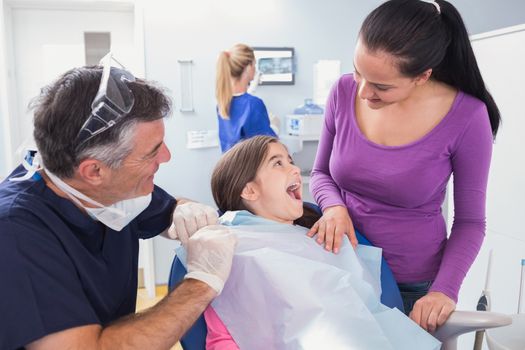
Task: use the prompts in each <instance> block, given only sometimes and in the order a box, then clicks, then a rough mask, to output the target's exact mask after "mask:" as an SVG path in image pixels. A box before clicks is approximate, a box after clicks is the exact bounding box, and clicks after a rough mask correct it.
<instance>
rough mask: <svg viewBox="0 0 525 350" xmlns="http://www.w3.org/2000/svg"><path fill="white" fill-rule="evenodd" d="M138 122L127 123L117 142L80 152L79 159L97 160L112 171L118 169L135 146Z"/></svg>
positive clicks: (95, 146)
mask: <svg viewBox="0 0 525 350" xmlns="http://www.w3.org/2000/svg"><path fill="white" fill-rule="evenodd" d="M137 124H138V122H137V121H136V120H134V121H132V122H130V123H127V124H126V125H125V126H124V127H123V128H122V129H121V131H120V134H119V135H118V139H117V140H116V141H115V142H112V143H109V144H103V145H93V146H91V147H89V148H87V149H84V150H82V151H80V152H79V154H78V158H79V159H86V158H95V159H98V160H100V161H101V162H102V163H104V164H106V165H107V166H108V167H110V168H111V169H117V168H119V167H120V166H121V165H122V162H123V161H124V159H125V158H126V157H127V156H128V155H129V154H130V153H131V151H132V150H133V146H134V139H135V138H134V136H135V133H136V131H137Z"/></svg>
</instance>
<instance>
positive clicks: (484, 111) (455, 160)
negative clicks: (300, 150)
mask: <svg viewBox="0 0 525 350" xmlns="http://www.w3.org/2000/svg"><path fill="white" fill-rule="evenodd" d="M354 66H355V72H354V73H353V74H348V75H344V76H342V77H341V78H340V79H339V81H338V82H336V84H335V85H334V87H333V89H332V91H331V94H330V96H329V98H328V102H327V105H326V114H325V125H324V128H323V131H322V135H321V139H320V143H319V148H318V152H317V156H316V160H315V164H314V167H313V170H312V179H311V185H310V188H311V191H312V193H313V195H314V198H315V200H316V201H317V203H319V205H320V206H321V208H322V210H323V217H322V218H321V219H320V220H319V221H318V222H317V224H316V225H314V227H313V229H312V230H311V231H310V232H309V235H310V236H313V234H314V233H317V234H318V236H317V240H318V242H319V243H322V244H323V245H324V246H325V248H326V249H327V250H334V251H336V252H337V250H338V248H339V246H340V244H341V240H342V237H343V236H344V235H345V234H346V235H348V237H349V239H350V240H351V241H355V236H354V231H353V227H354V226H355V228H356V229H358V230H359V231H360V232H361V233H363V234H364V235H365V236H366V237H367V238H368V239H369V240H370V241H371V242H372V243H373V244H374V245H375V246H378V247H380V248H382V249H383V254H384V257H385V259H386V260H387V262H388V264H389V265H390V267H391V268H392V271H393V273H394V276H395V278H396V280H397V282H398V286H399V289H400V291H401V295H402V297H403V301H404V306H405V312H406V313H407V314H409V315H410V317H411V318H412V319H413V320H414V321H415V322H417V323H418V324H420V325H421V326H422V327H423V328H425V329H428V330H430V331H433V330H434V329H435V328H436V327H437V326H439V325H441V324H443V323H444V322H445V321H446V320H447V318H448V316H449V315H450V314H451V312H452V311H453V310H454V309H455V303H456V302H457V298H458V293H459V289H460V286H461V283H462V281H463V279H464V277H465V275H466V273H467V271H468V270H469V268H470V266H471V264H472V262H473V261H474V259H475V257H476V255H477V254H478V251H479V249H480V247H481V244H482V241H483V237H484V234H485V194H486V190H487V179H488V173H489V167H490V159H491V153H492V144H493V138H494V137H495V136H496V133H497V131H498V127H499V124H500V113H499V111H498V107H497V106H496V104H495V102H494V100H493V99H492V96H491V95H490V93H489V92H488V91H487V89H486V87H485V84H484V82H483V78H482V77H481V74H480V71H479V68H478V65H477V63H476V59H475V56H474V53H473V51H472V47H471V45H470V41H469V37H468V34H467V31H466V28H465V26H464V23H463V21H462V19H461V16H460V14H459V13H458V11H457V10H456V9H455V8H454V6H453V5H451V4H450V3H449V2H447V1H444V0H437V1H433V2H430V1H420V0H390V1H387V2H385V3H383V4H382V5H381V6H379V7H378V8H376V9H375V10H374V11H373V12H372V13H370V14H369V15H368V17H367V18H366V19H365V21H364V23H363V25H362V27H361V30H360V32H359V37H358V42H357V45H356V48H355V55H354ZM451 175H453V177H454V193H453V196H454V224H453V226H452V230H451V232H450V237H449V238H447V231H446V225H445V220H444V217H443V214H442V212H441V205H442V204H443V201H444V198H445V193H446V187H447V183H448V182H449V179H450V177H451Z"/></svg>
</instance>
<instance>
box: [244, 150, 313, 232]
mask: <svg viewBox="0 0 525 350" xmlns="http://www.w3.org/2000/svg"><path fill="white" fill-rule="evenodd" d="M245 190H248V192H245V191H243V199H244V202H245V204H246V205H247V207H248V208H249V209H250V211H252V212H253V213H254V214H256V215H259V216H262V217H264V218H266V219H270V220H274V221H278V222H282V223H289V224H291V223H293V221H294V220H295V219H297V218H299V217H301V216H302V215H303V200H302V180H301V169H299V168H298V167H297V166H296V165H294V163H293V161H292V158H291V157H290V155H289V154H288V151H287V150H286V148H285V147H284V146H283V145H282V144H281V143H279V142H272V143H270V144H269V145H268V152H267V154H266V157H265V159H264V160H263V161H262V163H261V165H260V166H259V170H258V171H257V175H256V177H255V180H254V181H252V182H250V183H248V184H247V185H246V187H245ZM246 193H248V195H247V196H245V194H246ZM249 195H251V197H250V196H249Z"/></svg>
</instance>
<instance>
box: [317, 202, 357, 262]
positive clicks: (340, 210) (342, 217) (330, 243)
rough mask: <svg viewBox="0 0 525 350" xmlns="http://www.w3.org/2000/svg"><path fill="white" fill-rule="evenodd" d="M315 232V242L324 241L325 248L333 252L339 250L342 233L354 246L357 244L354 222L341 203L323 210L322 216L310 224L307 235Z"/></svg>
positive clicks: (321, 242)
mask: <svg viewBox="0 0 525 350" xmlns="http://www.w3.org/2000/svg"><path fill="white" fill-rule="evenodd" d="M316 233H317V239H316V240H317V243H319V244H323V243H324V246H325V249H326V250H328V251H333V252H334V253H335V254H337V253H338V252H339V248H340V247H341V244H342V243H343V236H344V235H346V236H348V239H349V240H350V243H351V244H352V246H353V247H354V248H355V247H356V246H357V238H356V236H355V231H354V224H353V223H352V219H350V215H348V209H346V207H344V206H341V205H336V206H333V207H328V208H326V209H325V210H324V212H323V216H322V217H321V218H320V219H319V220H318V221H317V222H316V223H315V224H314V226H312V228H311V229H310V231H308V233H307V235H308V237H313V236H314V235H315V234H316Z"/></svg>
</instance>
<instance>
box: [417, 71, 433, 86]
mask: <svg viewBox="0 0 525 350" xmlns="http://www.w3.org/2000/svg"><path fill="white" fill-rule="evenodd" d="M431 75H432V68H429V69H427V70H426V71H424V72H423V73H421V74H419V75H418V76H417V77H416V78H415V81H416V85H422V84H424V83H426V82H427V81H428V79H430V76H431Z"/></svg>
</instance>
